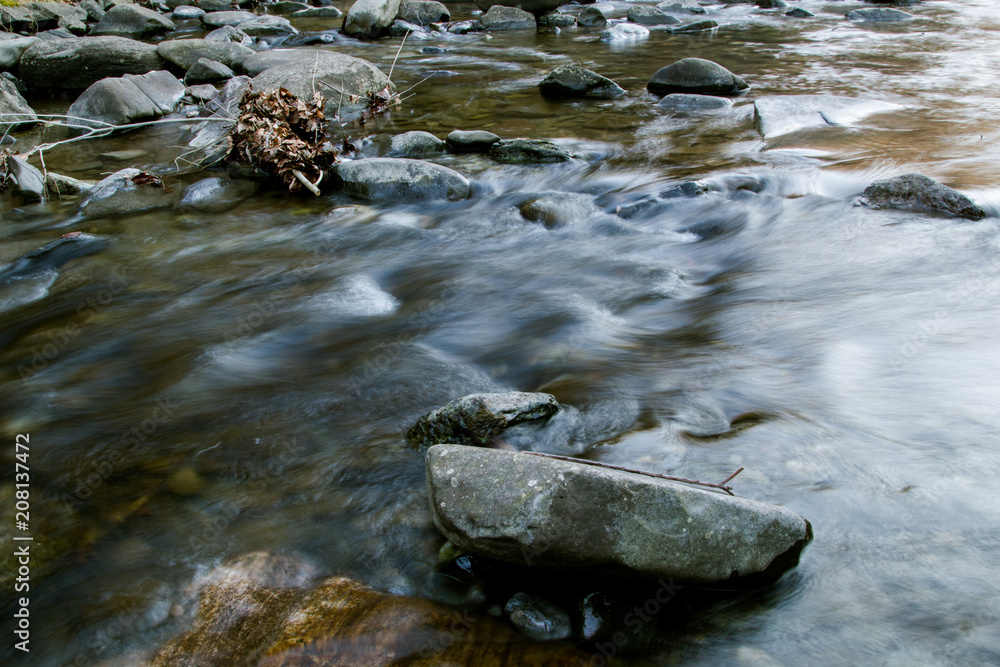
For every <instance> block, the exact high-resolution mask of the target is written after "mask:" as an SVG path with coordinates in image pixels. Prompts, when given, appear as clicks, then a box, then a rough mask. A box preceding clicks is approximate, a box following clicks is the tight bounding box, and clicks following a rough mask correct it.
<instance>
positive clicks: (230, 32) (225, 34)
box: [205, 25, 256, 46]
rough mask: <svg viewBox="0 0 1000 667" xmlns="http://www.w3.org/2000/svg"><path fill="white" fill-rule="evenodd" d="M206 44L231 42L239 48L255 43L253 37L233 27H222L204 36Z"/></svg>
mask: <svg viewBox="0 0 1000 667" xmlns="http://www.w3.org/2000/svg"><path fill="white" fill-rule="evenodd" d="M205 41H206V42H222V43H226V42H232V43H233V44H239V45H241V46H253V44H254V43H255V42H256V40H254V38H253V37H251V36H250V35H248V34H246V33H245V32H243V31H242V30H240V29H239V28H237V27H236V26H234V25H224V26H222V27H221V28H218V29H216V30H213V31H212V32H210V33H208V34H207V35H205Z"/></svg>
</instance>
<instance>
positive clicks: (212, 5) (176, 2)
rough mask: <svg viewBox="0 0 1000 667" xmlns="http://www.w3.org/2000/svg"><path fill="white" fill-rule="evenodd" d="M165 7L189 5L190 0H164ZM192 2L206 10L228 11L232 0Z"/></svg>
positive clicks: (198, 0)
mask: <svg viewBox="0 0 1000 667" xmlns="http://www.w3.org/2000/svg"><path fill="white" fill-rule="evenodd" d="M164 4H166V6H167V9H177V8H178V7H181V6H184V5H190V4H191V0H166V3H164ZM194 4H195V5H197V6H198V7H199V8H200V9H204V10H205V11H206V12H228V11H230V10H231V9H232V8H233V6H234V3H233V1H232V0H194Z"/></svg>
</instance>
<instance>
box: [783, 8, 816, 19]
mask: <svg viewBox="0 0 1000 667" xmlns="http://www.w3.org/2000/svg"><path fill="white" fill-rule="evenodd" d="M785 16H791V17H792V18H797V19H811V18H815V16H816V15H815V14H813V13H812V12H811V11H809V10H808V9H802V8H801V7H796V8H794V9H789V10H788V11H787V12H785Z"/></svg>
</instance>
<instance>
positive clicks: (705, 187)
mask: <svg viewBox="0 0 1000 667" xmlns="http://www.w3.org/2000/svg"><path fill="white" fill-rule="evenodd" d="M711 191H712V188H711V186H710V185H709V184H708V183H705V182H703V181H685V182H683V183H681V184H680V185H675V186H674V187H672V188H670V189H668V190H664V191H663V192H661V193H660V197H662V198H663V199H680V198H681V197H684V198H688V199H690V198H691V197H700V196H702V195H707V194H708V193H709V192H711Z"/></svg>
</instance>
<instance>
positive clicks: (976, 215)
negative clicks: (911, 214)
mask: <svg viewBox="0 0 1000 667" xmlns="http://www.w3.org/2000/svg"><path fill="white" fill-rule="evenodd" d="M861 201H862V202H863V203H864V204H866V205H868V206H871V207H872V208H895V209H903V210H916V211H936V212H938V213H947V214H949V215H954V216H958V217H960V218H969V219H971V220H981V219H982V218H985V217H986V211H984V210H983V208H982V207H981V206H979V205H978V204H976V203H974V202H973V201H972V200H971V199H969V198H968V197H966V196H965V195H963V194H962V193H961V192H959V191H958V190H954V189H952V188H949V187H948V186H947V185H942V184H941V183H938V182H937V181H935V180H934V179H933V178H930V177H928V176H923V175H921V174H903V175H902V176H896V177H895V178H888V179H885V180H881V181H875V182H874V183H872V184H871V185H869V186H868V187H867V188H865V192H864V195H863V196H862V198H861Z"/></svg>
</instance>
